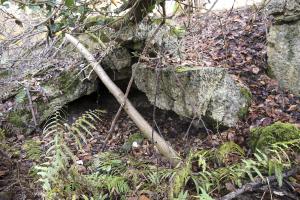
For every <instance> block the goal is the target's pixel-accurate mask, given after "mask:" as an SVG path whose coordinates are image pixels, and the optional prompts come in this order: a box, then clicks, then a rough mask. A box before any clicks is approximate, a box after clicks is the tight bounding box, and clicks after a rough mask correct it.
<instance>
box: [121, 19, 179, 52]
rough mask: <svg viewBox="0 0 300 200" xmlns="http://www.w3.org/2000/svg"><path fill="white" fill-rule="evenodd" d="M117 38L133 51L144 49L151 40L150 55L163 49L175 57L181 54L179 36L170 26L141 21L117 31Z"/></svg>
mask: <svg viewBox="0 0 300 200" xmlns="http://www.w3.org/2000/svg"><path fill="white" fill-rule="evenodd" d="M116 38H117V40H119V41H120V42H121V44H122V45H123V46H125V47H127V48H129V49H132V50H133V51H142V50H143V48H144V47H145V44H146V43H148V42H150V44H151V45H148V48H147V50H148V54H149V55H150V57H153V56H155V54H156V53H157V52H158V51H162V50H163V53H164V54H168V55H169V56H171V57H173V58H177V57H179V55H180V45H179V40H178V36H177V35H176V34H175V33H174V31H172V29H171V28H170V27H169V26H161V27H159V26H158V25H153V24H150V25H149V24H144V23H141V24H139V25H137V26H134V27H132V26H128V27H125V28H124V29H123V30H122V31H121V32H117V36H116ZM150 40H151V41H150ZM151 54H152V55H151Z"/></svg>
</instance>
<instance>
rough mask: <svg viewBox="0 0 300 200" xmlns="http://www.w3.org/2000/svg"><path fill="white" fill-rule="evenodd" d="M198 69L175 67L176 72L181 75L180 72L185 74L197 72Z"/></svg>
mask: <svg viewBox="0 0 300 200" xmlns="http://www.w3.org/2000/svg"><path fill="white" fill-rule="evenodd" d="M198 69H199V68H197V67H190V66H178V67H176V70H175V71H176V72H177V73H182V72H187V71H195V70H198Z"/></svg>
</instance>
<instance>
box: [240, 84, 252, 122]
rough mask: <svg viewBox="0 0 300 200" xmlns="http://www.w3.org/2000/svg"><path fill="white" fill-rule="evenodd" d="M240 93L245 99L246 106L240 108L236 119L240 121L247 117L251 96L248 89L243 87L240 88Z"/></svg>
mask: <svg viewBox="0 0 300 200" xmlns="http://www.w3.org/2000/svg"><path fill="white" fill-rule="evenodd" d="M240 92H241V94H242V96H243V97H245V99H246V102H247V105H246V106H244V107H242V108H240V110H239V112H238V117H239V118H240V119H243V118H245V117H246V116H247V115H248V111H249V110H248V107H249V106H250V104H251V99H252V94H251V92H250V91H249V89H247V88H245V87H241V88H240Z"/></svg>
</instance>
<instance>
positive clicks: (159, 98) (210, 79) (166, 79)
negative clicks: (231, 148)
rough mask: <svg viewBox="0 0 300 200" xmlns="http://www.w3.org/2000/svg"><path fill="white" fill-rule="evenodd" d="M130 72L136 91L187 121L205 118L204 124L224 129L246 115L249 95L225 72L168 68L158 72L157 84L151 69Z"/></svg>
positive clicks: (144, 67)
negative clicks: (141, 92)
mask: <svg viewBox="0 0 300 200" xmlns="http://www.w3.org/2000/svg"><path fill="white" fill-rule="evenodd" d="M132 68H133V74H134V77H135V84H136V86H137V88H138V89H139V90H141V91H143V92H144V93H145V94H146V96H147V97H148V99H149V101H150V102H151V103H154V102H155V105H156V106H157V107H159V108H161V109H164V110H172V111H174V112H175V113H177V114H178V115H180V116H183V117H188V118H193V117H203V116H204V118H203V119H205V120H206V122H207V123H210V124H218V125H220V126H226V127H233V126H235V125H236V123H237V122H238V121H239V119H240V118H242V117H245V115H247V113H248V107H249V105H250V102H251V92H250V91H249V89H247V88H246V87H244V86H241V85H239V84H238V83H236V82H235V81H234V80H233V79H232V77H231V76H230V74H228V72H227V70H226V69H224V68H214V67H193V66H189V67H187V66H180V67H177V68H174V67H173V66H168V67H166V68H163V69H161V71H160V78H159V80H158V81H157V78H156V77H157V75H156V74H157V72H156V70H155V69H154V68H151V67H149V66H147V65H146V64H144V63H138V64H135V65H133V67H132ZM157 85H159V88H158V90H157Z"/></svg>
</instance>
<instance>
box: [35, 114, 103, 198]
mask: <svg viewBox="0 0 300 200" xmlns="http://www.w3.org/2000/svg"><path fill="white" fill-rule="evenodd" d="M102 113H103V111H101V110H95V111H88V112H87V113H85V114H83V115H82V116H81V117H80V118H78V119H77V120H76V121H75V122H74V123H73V124H72V125H71V126H69V125H68V124H67V123H65V120H64V118H63V116H62V113H61V112H60V111H57V112H56V113H55V114H54V115H53V116H52V117H51V118H50V119H49V120H48V123H47V125H46V126H45V128H44V131H43V133H44V136H45V138H50V142H49V143H48V144H47V145H46V147H47V152H46V156H47V157H48V162H45V163H43V164H41V165H40V166H37V167H36V169H37V170H38V175H39V176H40V179H39V181H40V182H41V183H42V188H43V190H44V192H45V198H46V199H57V198H66V197H70V195H71V197H72V196H73V195H75V196H78V194H77V192H78V190H80V189H78V188H77V189H76V187H75V186H76V184H75V185H74V184H70V183H74V182H76V181H74V179H77V178H78V177H81V176H80V174H79V173H78V169H77V167H76V164H75V163H76V158H75V154H74V151H76V150H78V149H81V148H82V147H83V145H85V144H87V136H91V137H92V133H91V131H90V130H92V129H96V127H95V126H94V125H93V123H94V124H95V123H96V122H97V121H100V120H101V119H100V117H101V114H102ZM73 141H74V142H73ZM68 185H69V186H72V187H66V186H68ZM67 188H71V189H69V190H67ZM71 197H70V198H71Z"/></svg>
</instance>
